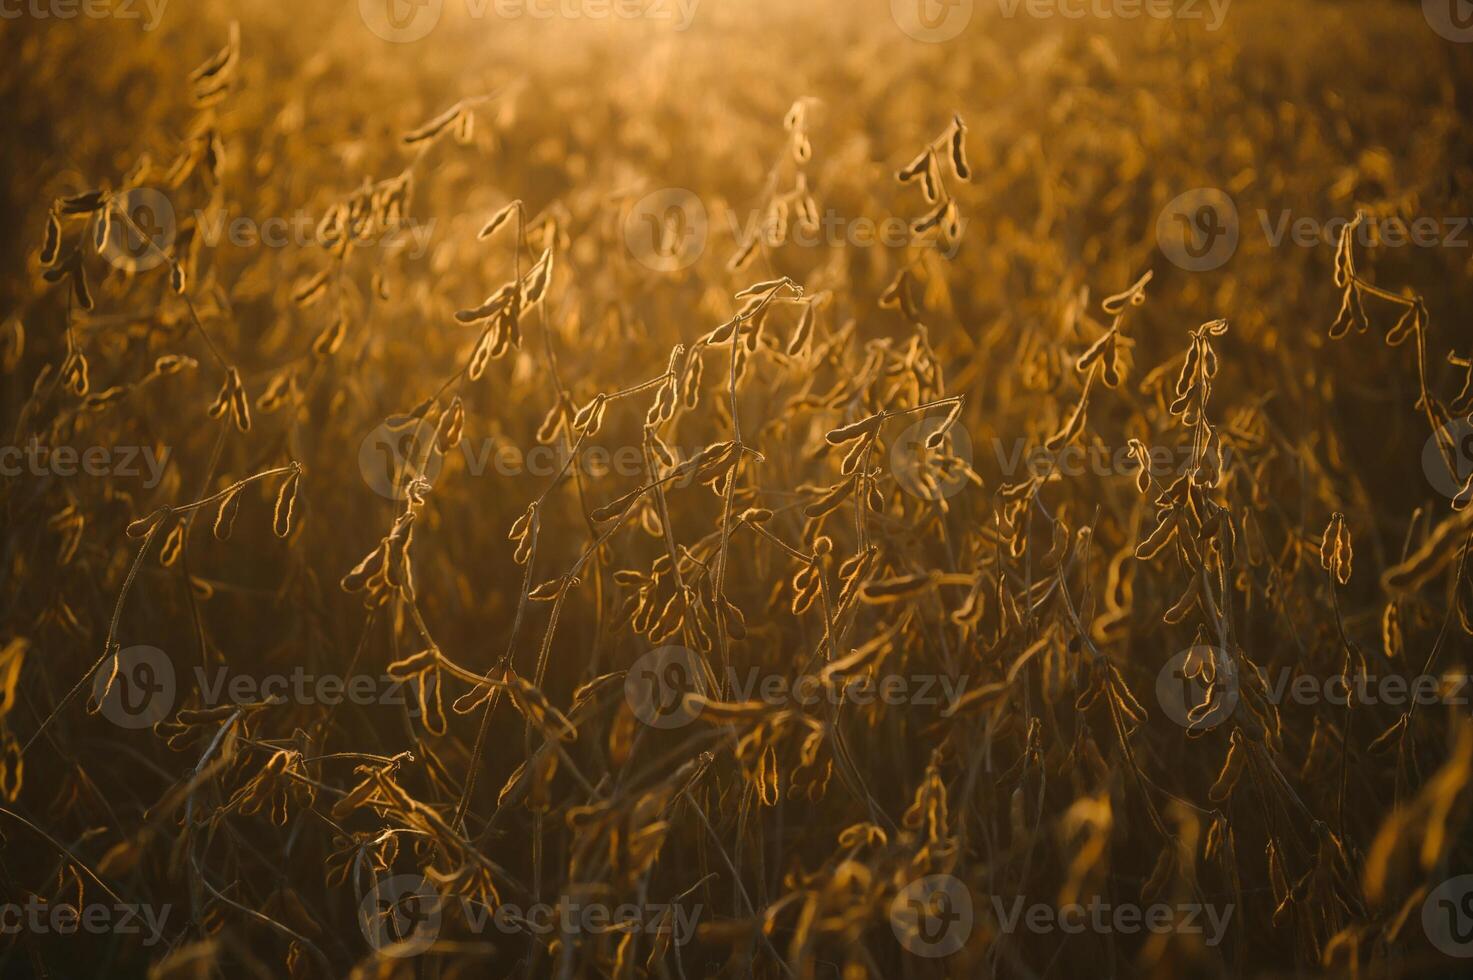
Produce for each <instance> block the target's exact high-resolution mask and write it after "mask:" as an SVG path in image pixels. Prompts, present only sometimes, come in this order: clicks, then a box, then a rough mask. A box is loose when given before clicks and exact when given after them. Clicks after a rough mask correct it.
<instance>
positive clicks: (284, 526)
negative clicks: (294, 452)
mask: <svg viewBox="0 0 1473 980" xmlns="http://www.w3.org/2000/svg"><path fill="white" fill-rule="evenodd" d="M301 479H302V473H301V471H300V470H292V472H291V474H290V475H289V476H287V478H286V479H285V480H284V481H283V482H282V484H281V489H280V490H279V491H278V492H277V494H276V510H275V515H274V517H273V520H272V523H271V527H272V530H274V531H275V532H276V536H277V537H278V538H284V537H286V536H287V535H288V534H290V533H291V530H292V513H293V511H294V510H295V508H296V504H297V487H298V486H299V485H300V483H301Z"/></svg>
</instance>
